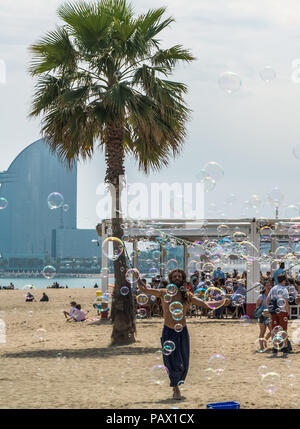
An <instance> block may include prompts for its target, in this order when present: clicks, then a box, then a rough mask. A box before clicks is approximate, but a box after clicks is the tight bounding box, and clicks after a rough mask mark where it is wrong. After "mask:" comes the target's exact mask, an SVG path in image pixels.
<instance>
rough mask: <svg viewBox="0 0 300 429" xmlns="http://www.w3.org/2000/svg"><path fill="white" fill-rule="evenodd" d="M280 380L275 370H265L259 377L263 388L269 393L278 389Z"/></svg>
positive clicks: (271, 393)
mask: <svg viewBox="0 0 300 429" xmlns="http://www.w3.org/2000/svg"><path fill="white" fill-rule="evenodd" d="M280 382H281V380H280V375H279V374H277V373H276V372H267V373H266V374H263V376H262V379H261V384H262V387H263V389H264V390H265V391H266V392H267V393H269V394H270V395H273V394H274V393H275V392H276V391H277V390H278V389H279V386H280Z"/></svg>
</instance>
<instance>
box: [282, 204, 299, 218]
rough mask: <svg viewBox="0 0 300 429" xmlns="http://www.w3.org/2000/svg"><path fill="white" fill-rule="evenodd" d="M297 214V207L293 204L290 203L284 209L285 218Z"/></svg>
mask: <svg viewBox="0 0 300 429" xmlns="http://www.w3.org/2000/svg"><path fill="white" fill-rule="evenodd" d="M296 216H298V207H296V206H295V205H294V204H290V205H289V206H287V207H286V208H285V209H284V217H285V218H287V219H291V218H294V217H296Z"/></svg>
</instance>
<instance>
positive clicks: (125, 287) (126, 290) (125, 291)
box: [120, 286, 129, 296]
mask: <svg viewBox="0 0 300 429" xmlns="http://www.w3.org/2000/svg"><path fill="white" fill-rule="evenodd" d="M120 293H121V295H123V296H126V295H128V293H129V288H128V287H127V286H122V287H121V288H120Z"/></svg>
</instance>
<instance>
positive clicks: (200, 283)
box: [134, 262, 300, 319]
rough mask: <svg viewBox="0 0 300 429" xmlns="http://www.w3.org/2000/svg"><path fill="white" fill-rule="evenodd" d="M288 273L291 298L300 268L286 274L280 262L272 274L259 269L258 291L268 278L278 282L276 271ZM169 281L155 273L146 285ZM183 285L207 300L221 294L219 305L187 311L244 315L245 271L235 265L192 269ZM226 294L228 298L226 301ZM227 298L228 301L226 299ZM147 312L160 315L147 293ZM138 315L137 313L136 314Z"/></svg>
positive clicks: (156, 301)
mask: <svg viewBox="0 0 300 429" xmlns="http://www.w3.org/2000/svg"><path fill="white" fill-rule="evenodd" d="M283 272H284V273H286V274H287V283H288V286H291V287H292V288H293V295H294V296H293V298H294V299H295V297H296V295H297V294H299V293H300V271H299V272H298V273H297V274H296V275H294V276H292V275H288V271H287V270H285V266H284V263H283V262H282V263H280V265H279V267H278V269H277V270H275V271H274V273H273V275H272V274H271V271H266V273H264V274H263V273H262V272H261V273H260V283H261V286H260V290H259V294H261V292H262V291H263V290H264V284H265V282H266V281H267V280H270V284H271V287H272V286H274V285H276V284H277V281H278V275H280V274H282V273H283ZM142 281H143V283H144V284H146V283H147V282H146V279H142ZM168 284H169V281H168V280H166V279H163V278H162V277H161V276H156V277H153V278H152V279H151V282H150V283H149V287H151V288H154V289H160V288H167V286H168ZM186 289H187V290H188V291H190V292H192V293H193V294H195V295H196V296H197V297H199V298H205V299H209V300H212V301H213V300H221V299H223V298H224V305H221V306H219V307H218V308H215V309H211V310H210V311H209V309H205V308H201V309H196V308H191V310H190V311H189V315H190V316H193V315H201V316H207V317H209V318H216V319H220V318H223V317H224V312H225V314H226V317H227V316H228V315H229V316H231V317H232V318H239V317H241V316H243V315H246V296H247V271H244V272H243V273H241V274H239V272H238V270H236V269H234V270H233V272H232V273H228V272H224V271H223V270H222V267H217V269H216V270H215V271H214V272H213V273H212V274H207V273H204V272H201V271H195V272H194V273H193V274H192V275H191V276H190V279H189V281H187V282H186ZM140 293H141V292H140V291H139V289H138V287H136V288H135V289H134V295H135V298H136V297H137V296H138V295H139V294H140ZM225 298H226V299H227V302H226V305H225ZM294 299H293V300H290V304H295V301H294ZM228 300H230V302H229V303H228ZM136 307H137V309H139V308H140V306H139V304H137V305H136ZM143 307H144V308H145V309H146V311H147V313H146V314H145V315H143V317H151V316H162V306H161V303H160V300H159V299H156V298H155V297H154V296H151V295H149V301H148V303H147V304H146V305H143ZM216 307H217V306H216ZM138 317H139V315H138Z"/></svg>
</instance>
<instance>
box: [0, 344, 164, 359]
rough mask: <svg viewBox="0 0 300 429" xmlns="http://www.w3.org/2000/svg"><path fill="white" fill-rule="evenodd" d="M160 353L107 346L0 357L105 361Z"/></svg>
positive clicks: (31, 351) (22, 352)
mask: <svg viewBox="0 0 300 429" xmlns="http://www.w3.org/2000/svg"><path fill="white" fill-rule="evenodd" d="M158 350H159V351H160V350H161V348H158V347H124V346H108V347H100V348H87V349H50V350H45V349H43V350H41V349H40V350H29V351H21V352H16V353H5V354H3V355H2V356H3V357H5V358H14V359H18V358H19V359H24V358H33V359H34V358H46V359H49V358H50V359H51V358H57V355H58V353H59V354H61V355H63V356H65V357H66V358H83V359H86V358H87V359H89V358H99V359H107V358H110V357H112V356H116V355H127V356H133V355H143V354H152V353H156V352H157V351H158Z"/></svg>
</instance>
